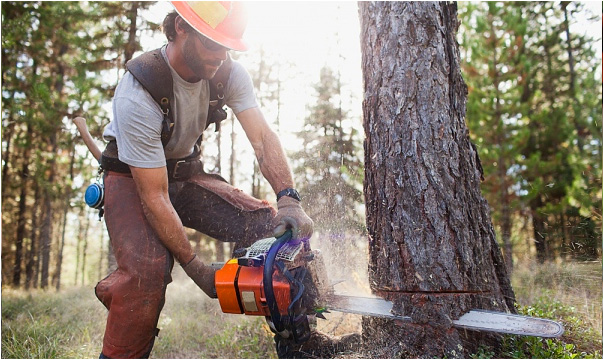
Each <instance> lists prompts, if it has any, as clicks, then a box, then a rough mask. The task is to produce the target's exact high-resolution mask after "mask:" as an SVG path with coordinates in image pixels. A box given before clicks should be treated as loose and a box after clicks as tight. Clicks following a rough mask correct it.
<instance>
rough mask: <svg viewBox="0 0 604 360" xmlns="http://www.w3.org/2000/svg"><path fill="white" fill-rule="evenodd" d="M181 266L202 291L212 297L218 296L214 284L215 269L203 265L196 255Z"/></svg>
mask: <svg viewBox="0 0 604 360" xmlns="http://www.w3.org/2000/svg"><path fill="white" fill-rule="evenodd" d="M182 268H183V270H184V271H185V272H186V273H187V275H189V277H190V278H191V279H193V281H194V282H195V284H197V286H199V288H200V289H201V290H203V292H204V293H206V294H207V295H208V296H209V297H211V298H212V299H216V298H217V297H218V296H217V295H216V284H215V283H214V277H215V274H216V270H215V269H213V268H212V267H211V266H207V265H205V264H204V263H203V261H201V259H200V258H199V257H197V255H195V256H194V257H193V259H192V260H191V261H189V262H188V263H187V264H186V265H184V266H183V267H182Z"/></svg>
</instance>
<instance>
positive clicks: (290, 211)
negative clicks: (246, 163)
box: [95, 2, 313, 358]
mask: <svg viewBox="0 0 604 360" xmlns="http://www.w3.org/2000/svg"><path fill="white" fill-rule="evenodd" d="M173 5H174V7H175V8H176V12H172V13H170V14H168V15H167V16H166V18H165V20H164V23H163V31H164V33H165V34H166V37H167V38H168V44H167V45H165V46H164V47H162V48H161V50H160V51H158V52H156V54H157V56H156V57H158V59H159V61H160V62H161V61H165V64H166V65H167V67H166V66H165V65H162V66H158V67H162V68H165V69H169V74H170V75H171V76H167V77H168V78H169V77H171V81H172V83H173V85H172V90H173V98H172V99H169V98H165V99H164V98H162V100H161V101H160V103H158V102H157V101H156V100H155V99H154V98H153V97H152V93H153V92H154V91H148V89H145V87H143V85H142V84H141V81H139V80H140V79H138V78H136V77H135V76H134V75H133V73H132V71H133V70H131V71H130V72H127V73H126V74H125V75H124V77H123V78H122V80H121V81H120V83H119V85H118V87H117V88H116V91H115V96H114V99H113V120H112V122H111V123H110V124H109V125H108V126H107V128H106V129H105V132H104V138H105V139H106V140H109V144H108V145H107V147H106V149H105V151H104V152H103V158H102V161H101V164H102V166H103V168H104V169H105V176H104V184H105V220H106V224H107V229H108V231H109V235H110V237H111V243H112V246H113V250H114V253H115V257H116V260H117V266H118V267H117V270H116V271H115V272H113V273H112V274H110V275H109V276H108V277H107V278H105V279H103V280H102V281H100V282H99V284H98V285H97V287H96V289H95V291H96V294H97V297H98V298H99V300H101V302H103V304H104V305H105V306H106V307H107V309H108V310H109V314H108V319H107V326H106V330H105V336H104V339H103V350H102V353H101V357H108V358H141V357H148V356H149V354H150V352H151V349H152V347H153V342H154V338H155V336H156V335H157V331H158V330H157V329H156V326H157V321H158V319H159V314H160V312H161V309H162V307H163V304H164V299H165V291H166V286H167V284H168V283H169V282H170V281H171V276H170V273H171V270H172V265H173V258H174V259H176V261H178V263H180V265H181V266H182V267H183V269H184V270H185V272H186V273H187V275H189V277H191V279H193V281H194V282H195V283H196V284H197V285H198V286H199V287H200V288H201V290H203V291H204V292H205V293H206V294H207V295H208V296H210V297H216V294H215V291H216V290H215V288H214V270H213V269H212V268H211V267H210V266H208V265H206V264H204V263H203V262H202V261H201V260H200V259H199V257H197V256H196V255H195V253H194V251H193V249H192V247H191V245H190V243H189V240H188V239H187V236H186V233H185V230H184V227H183V226H187V227H190V228H194V229H196V230H198V231H200V232H203V233H205V234H208V235H210V236H212V237H214V238H216V239H218V240H221V241H235V242H237V245H238V247H243V246H247V245H249V244H251V243H252V242H253V241H255V240H258V239H260V238H264V237H268V236H271V235H280V234H282V233H283V232H284V231H285V230H286V228H291V229H292V230H293V239H292V240H293V241H301V240H307V239H308V238H310V236H311V235H312V228H313V222H312V220H311V219H310V218H309V217H308V216H307V215H306V214H305V212H304V211H303V209H302V207H301V206H300V199H299V195H298V194H297V192H296V191H295V190H294V182H293V179H292V174H291V170H290V168H289V165H288V163H287V160H286V157H285V155H284V151H283V148H282V146H281V144H280V142H279V139H278V137H277V135H276V134H275V133H274V132H273V131H272V130H271V129H270V128H269V126H268V125H267V122H266V120H265V119H264V116H263V114H262V112H261V110H260V109H259V108H258V104H257V103H256V100H255V97H254V93H253V86H252V82H251V79H250V76H249V75H248V73H247V72H246V71H245V69H244V68H243V67H242V66H241V65H240V64H239V63H237V62H232V63H231V64H230V66H231V69H230V74H228V77H227V79H228V80H227V81H226V84H224V89H223V90H224V101H225V103H226V105H227V106H229V107H230V108H231V109H232V110H233V112H234V113H235V115H236V117H237V119H238V120H239V122H240V123H241V126H242V128H243V129H244V131H245V133H246V135H247V137H248V139H249V141H250V143H251V144H252V147H253V148H254V151H255V154H256V157H257V159H258V163H259V165H260V170H261V171H262V174H263V175H264V177H265V178H266V179H267V180H268V182H269V183H270V185H271V187H272V188H273V190H274V191H275V194H277V199H278V201H277V210H275V209H274V208H272V207H271V206H270V205H269V204H268V203H267V202H265V201H264V202H263V201H260V200H258V199H255V198H252V197H250V196H248V195H246V194H244V193H243V192H241V191H240V190H238V189H235V188H234V187H232V186H230V185H229V184H227V183H226V182H225V181H224V180H222V179H221V178H219V177H217V176H213V175H209V174H206V173H204V172H203V170H202V166H201V162H200V160H199V158H198V147H197V145H196V143H197V141H198V140H200V136H201V133H202V132H203V130H204V129H205V127H206V120H207V118H208V108H209V101H210V95H209V92H210V90H209V80H210V79H212V78H213V77H214V76H215V74H216V73H217V72H218V71H219V69H220V67H221V65H223V64H224V63H226V62H227V61H230V60H229V58H228V55H227V53H228V51H229V50H239V51H242V50H245V48H246V46H245V43H244V42H243V41H242V40H241V37H242V34H243V30H244V28H245V19H244V13H243V9H242V7H241V4H238V3H224V4H223V3H219V2H200V3H193V2H189V3H186V2H174V3H173ZM156 60H157V59H156ZM157 64H160V63H157ZM148 68H149V67H148V66H147V69H148ZM129 69H130V68H129ZM132 69H134V67H133V68H132ZM158 71H159V70H158ZM137 79H138V80H137ZM143 82H144V81H143ZM164 100H165V103H166V104H169V105H167V106H166V107H165V108H164V107H163V105H162V104H164ZM164 105H165V104H164ZM170 116H171V118H170ZM170 119H171V120H170ZM166 121H168V123H167V124H168V125H167V127H166ZM170 121H172V122H171V123H170ZM166 133H167V134H168V135H167V136H166ZM162 141H164V142H162ZM183 174H184V175H183Z"/></svg>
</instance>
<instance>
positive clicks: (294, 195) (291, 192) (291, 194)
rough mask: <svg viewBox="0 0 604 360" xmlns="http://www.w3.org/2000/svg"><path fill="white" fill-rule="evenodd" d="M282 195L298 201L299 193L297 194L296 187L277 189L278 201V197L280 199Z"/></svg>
mask: <svg viewBox="0 0 604 360" xmlns="http://www.w3.org/2000/svg"><path fill="white" fill-rule="evenodd" d="M283 196H289V197H290V198H292V199H296V200H298V201H300V194H298V191H296V189H292V188H287V189H283V190H281V191H279V193H278V194H277V201H279V199H281V198H282V197H283Z"/></svg>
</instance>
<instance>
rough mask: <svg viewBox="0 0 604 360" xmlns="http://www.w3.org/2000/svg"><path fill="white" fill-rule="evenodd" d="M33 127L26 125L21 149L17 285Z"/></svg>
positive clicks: (16, 245)
mask: <svg viewBox="0 0 604 360" xmlns="http://www.w3.org/2000/svg"><path fill="white" fill-rule="evenodd" d="M32 134H33V127H32V125H31V124H28V125H27V133H26V135H25V138H26V143H25V148H24V149H23V165H22V168H21V190H20V194H19V213H18V215H17V216H18V218H17V219H18V220H17V237H16V239H15V265H14V267H13V285H14V286H15V287H19V286H20V284H21V264H22V263H23V239H24V238H25V223H26V216H27V215H26V214H27V211H26V205H27V187H28V185H29V181H28V179H29V161H30V156H29V154H30V153H31V146H30V145H31V140H32Z"/></svg>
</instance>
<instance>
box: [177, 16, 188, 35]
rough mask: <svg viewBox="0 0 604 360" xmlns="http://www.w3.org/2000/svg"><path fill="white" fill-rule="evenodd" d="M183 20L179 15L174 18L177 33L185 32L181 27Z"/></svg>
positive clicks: (182, 33)
mask: <svg viewBox="0 0 604 360" xmlns="http://www.w3.org/2000/svg"><path fill="white" fill-rule="evenodd" d="M184 22H185V20H184V19H183V18H182V17H181V16H180V15H178V16H177V17H176V18H175V19H174V30H176V34H177V35H184V34H186V33H187V32H186V30H185V29H184V27H183V25H184Z"/></svg>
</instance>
